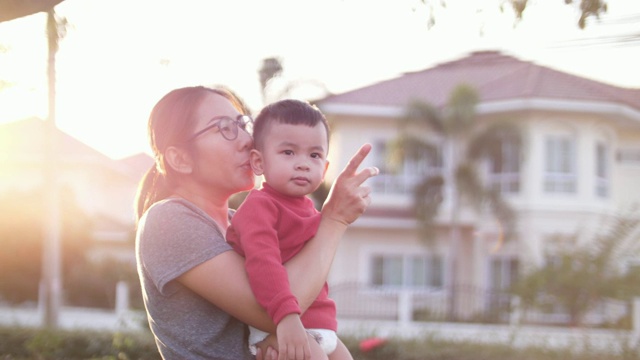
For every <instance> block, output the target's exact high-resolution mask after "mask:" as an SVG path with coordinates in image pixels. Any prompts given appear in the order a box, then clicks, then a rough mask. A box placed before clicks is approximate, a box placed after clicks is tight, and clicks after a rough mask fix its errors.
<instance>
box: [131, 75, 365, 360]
mask: <svg viewBox="0 0 640 360" xmlns="http://www.w3.org/2000/svg"><path fill="white" fill-rule="evenodd" d="M245 113H246V111H245V107H244V106H243V104H242V102H241V101H240V100H239V99H238V98H237V97H235V96H234V95H233V94H232V93H230V92H228V91H225V90H221V89H210V88H205V87H187V88H181V89H177V90H173V91H171V92H170V93H168V94H167V95H165V96H164V97H163V98H162V99H161V100H160V101H159V102H158V103H157V104H156V106H155V107H154V108H153V110H152V112H151V115H150V118H149V135H150V140H151V147H152V150H153V153H154V155H155V160H156V163H155V166H154V167H153V168H152V169H150V170H149V172H148V173H147V175H146V176H145V178H144V179H143V180H142V182H141V185H140V189H139V192H138V198H137V204H138V208H137V209H138V219H139V220H138V232H137V239H136V257H137V263H138V274H139V276H140V281H141V286H142V291H143V297H144V301H145V307H146V309H147V315H148V320H149V324H150V327H151V330H152V331H153V333H154V336H155V338H156V343H157V345H158V349H159V350H160V353H161V354H162V356H163V358H165V359H252V358H253V357H252V355H251V354H250V353H249V351H248V346H247V343H246V335H247V327H246V325H245V324H248V325H251V326H254V327H256V328H259V329H262V330H264V331H266V332H270V333H274V332H275V329H276V327H275V325H274V324H273V322H272V321H271V320H270V318H269V316H268V315H267V313H266V312H265V310H264V309H263V308H262V307H261V306H260V305H259V304H258V302H257V301H256V299H255V297H254V295H253V293H252V292H251V288H250V285H249V282H248V280H247V275H246V273H245V270H244V259H243V258H242V257H240V256H239V255H238V254H237V253H236V252H235V251H232V249H231V247H230V246H229V245H228V244H227V243H226V241H225V239H224V235H223V234H225V231H226V229H227V227H228V226H229V219H230V216H231V215H232V214H233V211H232V210H230V209H229V208H228V201H229V198H230V197H231V196H232V195H234V194H236V193H238V192H241V191H246V190H249V189H251V188H252V187H253V185H254V178H253V173H252V170H251V167H250V166H249V151H250V150H251V148H252V139H251V135H250V134H249V132H250V130H249V129H250V127H251V123H252V122H251V119H250V118H249V117H248V116H246V115H245ZM370 149H371V147H370V146H369V145H365V146H363V147H362V148H361V149H360V150H359V151H358V153H356V155H355V156H354V157H353V159H352V160H351V161H350V162H349V165H347V167H346V168H345V169H344V171H343V172H342V173H341V174H340V175H339V176H338V178H337V179H336V181H335V183H334V186H333V187H332V191H331V193H330V195H329V198H328V199H327V202H326V203H325V205H324V207H323V209H322V222H321V225H320V228H319V230H318V232H317V234H316V236H315V237H314V238H313V239H312V240H311V241H309V242H308V243H307V245H306V246H305V248H304V249H303V251H302V252H300V254H298V255H297V256H296V257H294V258H293V259H292V260H290V261H289V262H288V263H287V264H286V268H287V272H288V274H289V277H290V283H291V290H292V292H293V293H294V295H295V296H296V297H297V298H298V301H299V302H300V307H301V308H302V309H303V310H304V309H306V308H307V307H308V306H309V305H310V304H311V303H312V302H313V300H314V298H315V297H316V295H317V294H318V293H319V292H320V290H321V289H322V286H323V284H324V282H325V281H326V278H327V275H328V272H329V269H330V267H331V262H332V261H333V257H334V255H335V251H336V249H337V246H338V243H339V241H340V238H341V236H342V234H343V233H344V231H345V230H346V227H347V225H348V224H350V223H351V222H353V221H354V220H355V219H357V218H358V216H360V215H361V214H362V213H363V212H364V210H365V209H366V207H367V206H368V205H369V203H370V198H369V193H370V189H369V188H367V187H365V186H362V183H363V182H364V181H365V180H366V179H367V178H369V177H371V176H374V175H376V174H377V169H375V168H367V169H364V170H363V171H361V172H357V168H358V166H359V165H360V163H361V162H362V160H363V159H364V158H365V157H366V155H367V154H368V152H369V151H370ZM269 355H273V354H269ZM260 358H262V356H261V355H260V354H259V355H258V359H260Z"/></svg>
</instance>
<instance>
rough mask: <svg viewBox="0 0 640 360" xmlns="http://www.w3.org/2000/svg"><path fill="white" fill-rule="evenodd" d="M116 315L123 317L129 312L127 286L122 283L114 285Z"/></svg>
mask: <svg viewBox="0 0 640 360" xmlns="http://www.w3.org/2000/svg"><path fill="white" fill-rule="evenodd" d="M115 310H116V315H118V317H120V316H122V315H124V313H125V312H126V311H127V310H129V285H127V283H126V282H124V281H118V283H117V284H116V309H115Z"/></svg>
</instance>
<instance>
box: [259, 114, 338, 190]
mask: <svg viewBox="0 0 640 360" xmlns="http://www.w3.org/2000/svg"><path fill="white" fill-rule="evenodd" d="M265 136H266V137H265V141H264V144H265V145H264V149H262V152H261V153H258V152H255V151H254V153H253V154H252V166H253V168H254V172H255V173H256V174H257V175H264V178H265V180H266V182H267V183H268V184H269V185H271V187H273V188H274V189H276V190H277V191H279V192H281V193H283V194H286V195H289V196H304V195H308V194H310V193H312V192H313V191H315V190H316V189H317V188H318V187H319V186H320V184H321V183H322V181H323V180H324V174H325V172H326V170H327V166H328V165H329V162H328V161H327V150H328V149H327V148H328V146H329V145H328V139H327V132H326V130H325V127H324V125H323V124H321V123H318V124H317V125H316V126H314V127H310V126H307V125H290V124H280V123H273V124H271V125H270V128H269V130H268V133H267V134H265Z"/></svg>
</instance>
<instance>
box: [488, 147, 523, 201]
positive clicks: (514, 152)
mask: <svg viewBox="0 0 640 360" xmlns="http://www.w3.org/2000/svg"><path fill="white" fill-rule="evenodd" d="M489 182H490V183H491V187H492V188H493V189H494V190H497V191H499V192H501V193H503V194H506V193H517V192H519V191H520V144H519V143H518V142H517V141H516V139H514V138H506V137H505V138H502V139H501V140H500V143H499V144H497V146H496V151H495V152H494V153H493V154H492V156H491V157H490V158H489Z"/></svg>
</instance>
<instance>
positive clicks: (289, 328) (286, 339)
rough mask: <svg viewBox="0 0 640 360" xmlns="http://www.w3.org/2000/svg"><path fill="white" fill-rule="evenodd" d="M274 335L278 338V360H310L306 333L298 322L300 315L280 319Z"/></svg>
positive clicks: (290, 315)
mask: <svg viewBox="0 0 640 360" xmlns="http://www.w3.org/2000/svg"><path fill="white" fill-rule="evenodd" d="M276 333H277V336H278V353H279V356H278V360H309V359H311V348H309V339H308V337H307V331H306V330H305V329H304V326H302V322H301V321H300V315H298V314H289V315H287V316H285V317H284V318H282V320H280V323H279V324H278V327H277V330H276Z"/></svg>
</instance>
